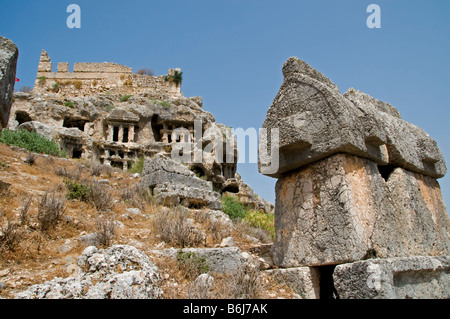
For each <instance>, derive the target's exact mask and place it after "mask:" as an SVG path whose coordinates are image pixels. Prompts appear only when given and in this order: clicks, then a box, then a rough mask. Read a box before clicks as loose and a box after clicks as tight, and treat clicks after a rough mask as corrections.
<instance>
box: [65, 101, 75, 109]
mask: <svg viewBox="0 0 450 319" xmlns="http://www.w3.org/2000/svg"><path fill="white" fill-rule="evenodd" d="M64 105H65V106H67V107H70V108H71V109H73V108H74V106H75V105H74V104H73V102H72V101H70V100H69V101H66V102H64Z"/></svg>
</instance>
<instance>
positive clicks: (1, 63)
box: [0, 36, 19, 131]
mask: <svg viewBox="0 0 450 319" xmlns="http://www.w3.org/2000/svg"><path fill="white" fill-rule="evenodd" d="M18 56H19V50H18V49H17V47H16V46H15V44H14V43H13V42H12V41H11V40H8V39H6V38H4V37H1V36H0V131H1V130H2V129H3V128H5V127H6V126H7V125H8V119H9V113H10V109H11V103H12V95H13V92H14V84H15V81H16V67H17V58H18Z"/></svg>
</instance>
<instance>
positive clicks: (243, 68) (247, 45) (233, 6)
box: [0, 0, 450, 205]
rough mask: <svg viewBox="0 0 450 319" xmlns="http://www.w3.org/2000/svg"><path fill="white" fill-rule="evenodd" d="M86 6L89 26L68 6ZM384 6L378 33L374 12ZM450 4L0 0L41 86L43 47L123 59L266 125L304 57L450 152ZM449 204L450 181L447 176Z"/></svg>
mask: <svg viewBox="0 0 450 319" xmlns="http://www.w3.org/2000/svg"><path fill="white" fill-rule="evenodd" d="M71 3H75V4H78V5H79V6H80V7H81V29H69V28H67V26H66V19H67V17H68V16H69V13H66V8H67V6H68V5H69V4H71ZM371 3H376V4H378V5H379V6H380V8H381V29H369V28H368V27H367V25H366V19H367V17H368V16H369V13H367V12H366V8H367V6H368V5H369V4H371ZM449 12H450V1H448V0H441V1H439V0H432V1H425V0H420V1H419V0H396V1H381V0H370V1H364V0H342V1H337V0H334V1H331V0H328V1H325V0H316V1H312V0H309V1H300V0H296V1H284V0H280V1H266V0H245V1H242V0H240V1H238V0H215V1H211V0H166V1H161V0H159V1H149V0H147V1H138V0H128V1H92V0H90V1H86V0H71V1H63V0H53V1H50V0H40V1H21V0H14V1H11V0H8V1H6V0H0V35H2V36H5V37H7V38H10V39H11V40H13V41H14V42H15V43H16V44H17V46H18V47H19V51H20V53H19V63H18V69H17V77H18V78H19V79H20V82H19V83H18V84H17V87H18V88H20V87H21V86H23V85H28V86H33V83H34V79H35V76H36V71H37V64H38V61H39V55H40V51H41V49H45V50H46V51H47V52H48V53H49V55H50V57H51V59H52V62H54V66H55V67H56V62H69V63H70V66H71V68H72V66H73V63H74V62H104V61H108V62H116V63H119V64H124V65H127V66H130V67H132V68H133V70H135V71H136V70H137V69H139V68H141V67H150V68H152V69H154V70H155V71H156V73H157V74H166V73H167V69H168V68H173V67H180V68H182V71H183V85H182V91H183V93H184V95H185V96H198V95H199V96H202V97H203V105H204V109H205V110H207V111H210V112H211V113H212V114H213V115H214V116H215V118H216V120H217V121H218V122H220V123H224V124H226V125H227V126H230V127H235V128H237V127H242V128H244V129H245V128H249V127H254V128H259V127H261V125H262V123H263V121H264V119H265V116H266V112H267V110H268V108H269V106H270V105H271V103H272V100H273V98H274V97H275V95H276V93H277V92H278V89H279V87H280V85H281V83H282V80H283V78H282V73H281V67H282V65H283V63H284V62H285V61H286V59H287V58H289V57H290V56H297V57H299V58H300V59H302V60H304V61H306V62H307V63H308V64H310V65H311V66H313V67H314V68H316V69H318V70H319V71H320V72H322V73H324V74H325V75H326V76H327V77H329V78H330V79H331V80H332V81H333V82H334V83H335V84H337V85H338V86H339V88H340V90H341V93H344V92H345V91H347V89H348V88H350V87H354V88H356V89H358V90H361V91H363V92H365V93H368V94H370V95H372V96H373V97H375V98H377V99H380V100H382V101H385V102H389V103H391V104H392V105H394V106H395V107H396V108H397V109H398V110H399V111H400V113H401V115H402V117H403V118H404V119H405V120H407V121H409V122H411V123H413V124H415V125H417V126H419V127H421V128H423V129H424V130H425V131H426V132H427V133H428V134H429V135H430V136H431V137H432V138H433V139H435V140H436V141H437V143H438V146H439V147H440V148H441V150H442V152H443V154H444V157H445V159H446V160H447V162H448V160H449V158H450V142H449V138H448V137H449V135H450V134H449V132H450V129H449V127H450V124H449V122H448V120H449V103H450V90H449V84H450V59H449V57H450V19H449ZM238 172H239V173H241V175H242V176H243V179H244V180H245V181H246V182H247V183H248V184H249V185H250V186H251V187H253V189H254V190H255V191H256V192H257V193H258V194H259V195H261V196H263V197H264V198H266V199H267V200H270V201H272V202H273V201H274V197H275V194H274V185H275V180H274V179H272V178H269V177H264V176H262V175H260V174H259V173H258V170H257V165H256V164H240V165H239V167H238ZM439 182H440V184H441V187H442V191H443V196H444V200H445V202H446V204H447V205H448V203H449V202H450V178H449V177H448V176H446V177H444V178H442V179H440V180H439Z"/></svg>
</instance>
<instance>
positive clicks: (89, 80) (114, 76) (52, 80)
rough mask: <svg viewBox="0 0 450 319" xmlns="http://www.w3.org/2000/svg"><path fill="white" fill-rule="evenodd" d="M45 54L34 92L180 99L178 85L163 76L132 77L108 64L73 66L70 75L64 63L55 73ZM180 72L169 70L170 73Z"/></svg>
mask: <svg viewBox="0 0 450 319" xmlns="http://www.w3.org/2000/svg"><path fill="white" fill-rule="evenodd" d="M52 70H53V64H52V62H51V60H50V57H49V55H48V54H47V52H46V51H44V50H42V52H41V56H40V59H39V64H38V73H37V76H36V81H35V85H34V88H33V92H34V93H38V94H46V93H48V92H54V93H58V94H59V95H62V96H67V97H73V96H86V95H93V94H99V93H106V92H109V93H116V94H137V93H147V94H150V95H151V97H152V98H154V99H162V100H167V99H169V98H174V97H182V96H183V94H182V92H181V83H178V84H176V83H174V82H171V81H167V80H166V76H164V75H161V76H149V75H140V74H133V71H132V69H131V68H129V67H127V66H124V65H121V64H116V63H111V62H103V63H85V62H82V63H75V64H74V66H73V72H69V64H68V63H67V62H60V63H58V67H57V72H53V71H52ZM175 71H179V72H181V70H180V69H169V70H168V73H169V75H170V74H173V73H174V72H175Z"/></svg>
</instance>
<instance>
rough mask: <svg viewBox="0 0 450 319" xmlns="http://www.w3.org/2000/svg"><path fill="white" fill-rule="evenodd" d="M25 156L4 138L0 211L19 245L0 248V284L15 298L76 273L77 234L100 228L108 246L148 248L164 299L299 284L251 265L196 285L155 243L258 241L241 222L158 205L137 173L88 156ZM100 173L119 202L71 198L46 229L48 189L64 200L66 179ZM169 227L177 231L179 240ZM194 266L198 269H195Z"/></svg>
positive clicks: (282, 290) (271, 291)
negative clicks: (134, 210) (207, 285)
mask: <svg viewBox="0 0 450 319" xmlns="http://www.w3.org/2000/svg"><path fill="white" fill-rule="evenodd" d="M26 155H27V152H24V151H20V150H17V149H14V148H11V147H9V146H5V145H3V144H0V158H1V160H0V162H1V165H0V181H1V182H0V211H1V212H3V214H2V213H1V212H0V227H2V229H1V231H2V234H3V233H4V232H5V231H4V230H6V233H8V237H9V238H12V239H8V242H12V245H11V247H12V248H13V250H14V251H11V250H10V249H9V247H8V246H10V244H9V243H8V244H7V245H6V246H5V245H4V247H5V248H3V249H2V252H1V253H0V269H1V270H2V271H5V270H7V274H6V275H4V276H3V277H1V278H0V281H2V282H4V283H5V284H6V288H5V289H3V290H1V291H0V296H1V297H4V298H12V297H14V294H15V293H16V292H18V291H22V290H25V289H27V288H28V287H29V286H30V285H33V284H37V283H42V282H44V281H47V280H51V279H53V278H54V277H55V276H59V277H67V276H69V275H71V272H70V271H69V269H71V268H70V267H72V266H73V264H74V263H76V259H77V258H78V256H80V255H81V253H82V251H83V249H84V248H85V247H86V246H85V245H84V244H83V243H81V241H80V240H78V238H79V237H80V236H82V235H85V234H92V233H94V234H97V238H99V239H100V240H99V241H101V242H102V245H104V246H109V245H112V244H129V245H133V246H136V247H137V248H138V249H140V250H142V251H143V252H144V253H146V254H148V255H149V257H150V259H151V260H152V261H153V262H154V263H155V264H156V266H157V267H158V268H159V270H160V273H161V277H162V281H161V288H162V289H163V290H164V296H163V298H169V299H170V298H196V296H197V297H198V296H202V297H205V298H234V297H235V296H240V297H242V298H245V297H248V296H253V297H256V298H276V297H285V298H291V297H292V296H293V291H292V290H289V288H288V287H286V286H285V285H284V284H281V283H277V282H275V281H274V280H272V279H271V278H269V277H267V276H266V275H265V274H264V273H260V277H259V279H256V280H255V276H253V275H252V273H251V271H248V270H247V272H244V273H243V274H235V275H231V274H218V273H210V274H211V275H212V276H213V277H214V285H213V287H212V288H211V290H207V291H206V290H205V289H204V288H202V287H197V286H194V284H193V282H194V281H195V278H194V277H196V276H195V275H191V276H190V275H188V274H187V273H186V269H188V268H189V267H188V266H187V264H186V263H185V264H183V263H179V262H178V261H177V259H176V258H156V257H154V256H152V254H151V250H153V249H157V248H156V246H158V248H169V247H171V246H174V247H177V248H181V247H184V246H186V247H188V246H191V247H199V246H201V247H203V246H206V247H215V246H216V245H217V244H219V243H220V242H221V240H222V239H223V238H224V237H227V236H230V235H231V236H233V237H234V239H235V242H236V244H237V245H238V246H239V247H240V248H241V249H242V250H246V248H247V247H251V246H252V245H254V243H252V242H251V241H250V240H248V239H247V238H246V236H245V235H246V234H245V233H244V234H240V233H239V231H238V230H237V229H239V227H235V229H234V230H230V229H227V228H226V227H225V226H224V225H223V224H222V223H220V222H219V221H217V220H215V219H214V218H211V216H209V215H208V213H207V212H206V211H204V212H202V211H201V210H196V211H193V210H187V209H184V208H176V209H169V208H163V207H159V206H156V205H155V204H153V203H152V200H151V198H149V197H148V196H147V195H148V194H146V192H145V189H143V188H141V187H139V186H138V185H139V179H134V178H132V177H131V176H130V175H129V174H128V173H126V172H122V171H119V170H114V169H112V170H111V171H110V174H111V175H109V173H108V172H107V171H103V170H102V168H99V173H95V174H94V172H95V171H96V169H94V168H93V165H91V164H90V163H85V162H84V161H83V160H64V159H60V158H54V157H43V156H41V155H37V161H36V163H35V165H32V166H30V165H27V164H25V163H23V158H24V157H26ZM49 168H50V169H49ZM52 168H56V169H52ZM102 175H106V176H108V179H109V180H110V185H111V186H105V187H107V188H108V190H109V193H110V195H111V201H107V202H109V203H113V204H112V206H111V207H110V208H108V209H105V211H101V212H99V209H98V208H97V207H96V205H95V204H94V203H93V202H91V201H87V202H83V201H80V200H65V204H64V206H63V207H64V214H63V215H62V216H61V217H60V218H59V219H58V221H57V222H56V223H55V224H54V225H53V226H52V227H49V228H48V230H46V231H45V232H42V231H41V230H40V223H39V220H38V210H39V206H40V204H41V202H42V201H43V198H44V197H45V194H46V193H47V201H48V200H49V199H48V198H51V197H52V195H53V194H57V196H56V195H55V196H56V197H57V198H60V197H58V196H62V198H61V200H64V196H65V195H66V194H65V192H66V188H65V185H64V183H63V179H64V178H70V179H73V180H76V181H78V182H80V183H81V182H82V181H86V180H90V181H95V180H98V179H101V178H104V177H103V176H102ZM49 190H53V191H49ZM99 193H100V194H101V193H102V192H101V191H100V192H99ZM146 197H147V198H146ZM98 207H99V208H100V207H101V205H100V206H98ZM130 207H138V208H140V209H141V211H142V212H141V214H139V215H133V214H127V213H126V208H130ZM125 214H126V215H128V216H127V217H126V218H125V217H123V215H125ZM114 221H120V222H121V223H122V224H123V228H118V227H117V224H116V223H114ZM8 223H9V225H8ZM155 225H159V226H158V227H155ZM155 228H159V229H160V231H156V229H155ZM16 234H17V235H16ZM164 234H166V235H165V236H166V237H165V236H163V235H164ZM169 234H175V235H174V236H173V238H175V240H174V241H173V242H172V240H171V235H169ZM183 234H184V235H183ZM19 235H20V236H19ZM101 237H103V238H101ZM205 237H206V238H205ZM167 238H168V239H167ZM166 240H167V241H166ZM67 241H69V242H70V243H69V244H68V245H69V246H70V249H69V250H68V251H62V250H61V247H62V246H64V245H66V242H67ZM163 241H164V242H165V244H163V243H162V242H163ZM0 245H1V244H0ZM193 264H194V265H195V264H196V262H193ZM190 272H191V273H192V274H194V272H193V271H190ZM198 273H199V272H197V274H198ZM266 277H267V278H266ZM257 284H258V285H259V286H258V287H259V288H258V293H255V288H254V287H256V286H257Z"/></svg>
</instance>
